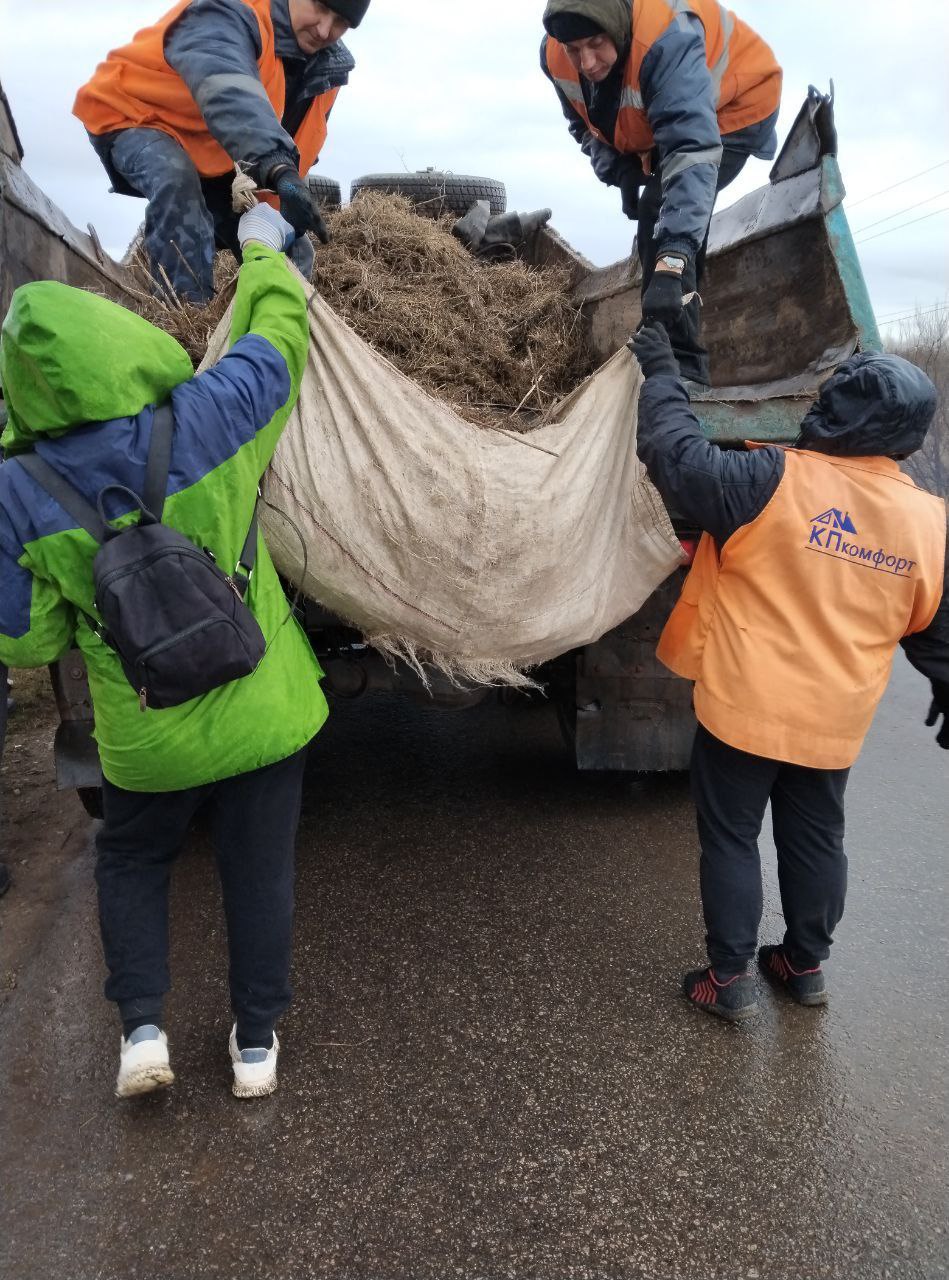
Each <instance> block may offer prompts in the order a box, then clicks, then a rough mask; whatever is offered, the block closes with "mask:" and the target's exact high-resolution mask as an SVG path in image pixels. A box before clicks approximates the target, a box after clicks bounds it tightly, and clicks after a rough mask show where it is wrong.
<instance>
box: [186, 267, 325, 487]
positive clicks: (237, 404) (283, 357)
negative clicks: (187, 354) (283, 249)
mask: <svg viewBox="0 0 949 1280" xmlns="http://www.w3.org/2000/svg"><path fill="white" fill-rule="evenodd" d="M232 326H233V327H232V338H233V339H234V343H233V346H232V347H231V349H230V350H229V351H228V353H227V355H225V356H224V357H223V358H222V359H221V360H220V361H219V362H218V363H217V364H216V365H214V366H213V367H212V368H210V369H207V370H206V371H205V372H204V373H200V374H198V376H197V377H195V378H192V379H191V380H190V381H188V382H183V383H182V384H181V385H180V386H178V387H176V388H175V390H174V392H173V393H172V405H173V407H174V412H175V421H176V424H177V430H178V431H179V432H180V433H181V439H182V441H183V445H184V448H183V450H182V454H183V456H185V455H186V456H189V457H191V458H192V459H195V460H196V461H194V462H192V463H191V465H192V468H193V470H195V471H196V473H197V474H205V473H207V472H208V471H210V470H213V469H214V468H215V467H217V466H218V465H220V463H221V461H222V460H224V459H227V458H230V457H231V456H233V454H235V453H237V452H238V451H239V450H241V449H243V447H244V446H245V445H248V444H250V443H251V441H253V442H254V444H253V447H252V451H251V452H252V454H253V456H254V457H255V460H256V461H255V476H254V481H255V483H256V481H257V480H258V479H259V478H260V476H261V475H262V474H263V472H264V471H265V470H266V468H267V464H268V463H269V462H270V459H271V457H272V456H273V452H274V449H275V448H276V447H277V441H278V440H279V438H280V433H281V431H282V430H283V427H284V425H285V424H286V421H287V418H288V417H289V415H290V412H291V410H292V409H293V406H294V405H295V404H296V401H297V396H298V394H299V391H300V383H301V382H302V379H303V371H304V369H305V367H306V360H307V353H308V351H309V335H310V329H309V313H308V312H307V304H306V297H305V296H304V293H303V290H302V289H301V287H300V284H299V281H298V280H297V278H296V277H294V276H293V275H292V273H291V272H290V271H289V270H288V268H287V263H286V260H285V259H284V257H283V255H282V254H279V253H275V252H274V250H272V249H267V248H265V247H264V246H263V245H255V244H250V245H248V247H247V248H246V249H245V250H244V265H243V266H242V268H241V273H240V278H239V280H238V285H237V294H236V297H235V300H234V311H233V317H232Z"/></svg>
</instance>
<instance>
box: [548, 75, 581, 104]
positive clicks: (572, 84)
mask: <svg viewBox="0 0 949 1280" xmlns="http://www.w3.org/2000/svg"><path fill="white" fill-rule="evenodd" d="M554 84H555V85H556V86H557V88H558V89H559V90H560V92H561V93H562V94H563V96H564V97H565V98H569V99H570V101H571V102H583V90H582V89H581V88H580V86H579V84H578V83H577V82H576V80H561V79H560V78H559V77H557V78H556V79H555V80H554Z"/></svg>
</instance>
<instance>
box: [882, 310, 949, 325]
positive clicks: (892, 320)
mask: <svg viewBox="0 0 949 1280" xmlns="http://www.w3.org/2000/svg"><path fill="white" fill-rule="evenodd" d="M943 311H945V312H949V306H940V307H929V308H928V309H927V310H926V311H907V312H906V314H905V315H902V316H878V317H877V324H886V325H891V324H900V323H901V322H902V321H903V320H915V319H916V317H917V316H932V315H936V314H938V313H940V312H943Z"/></svg>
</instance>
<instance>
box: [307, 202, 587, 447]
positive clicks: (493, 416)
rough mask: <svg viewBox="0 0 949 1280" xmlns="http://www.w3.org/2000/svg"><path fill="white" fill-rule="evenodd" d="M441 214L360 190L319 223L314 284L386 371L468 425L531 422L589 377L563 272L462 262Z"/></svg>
mask: <svg viewBox="0 0 949 1280" xmlns="http://www.w3.org/2000/svg"><path fill="white" fill-rule="evenodd" d="M452 222H453V218H452V217H451V216H450V215H449V216H447V217H444V218H440V219H438V220H437V221H435V220H433V219H431V218H425V217H420V216H419V214H418V213H416V212H415V210H414V208H413V207H412V205H411V204H410V202H409V201H408V200H406V199H405V198H404V197H402V196H392V195H380V194H378V193H375V192H364V193H363V194H361V195H359V196H358V197H357V198H356V200H354V201H353V203H352V204H351V205H349V206H348V207H346V208H345V209H341V210H340V211H339V212H337V213H335V214H333V215H332V217H331V218H330V219H329V223H330V230H331V233H332V237H333V238H332V243H331V244H330V245H329V247H328V248H325V249H324V248H320V249H319V250H318V252H317V259H316V276H315V280H316V284H317V286H318V288H319V290H320V292H321V293H322V295H323V296H324V297H325V298H326V300H327V302H328V303H329V304H330V306H331V307H332V308H333V309H334V311H336V312H337V314H338V315H341V316H342V317H343V318H344V319H345V320H347V321H348V322H349V324H350V325H352V327H353V328H354V329H355V330H356V332H357V333H358V334H359V335H360V337H362V338H364V339H365V340H366V341H367V342H368V343H369V344H370V345H371V346H373V347H374V348H375V349H376V350H377V351H379V352H381V353H382V354H383V355H384V356H386V357H387V358H388V359H389V360H391V361H392V363H393V364H394V365H395V366H396V368H397V369H399V370H401V372H402V373H404V374H406V375H407V376H408V377H410V378H412V379H413V381H415V382H417V383H418V384H419V385H420V386H422V387H424V388H425V390H426V391H429V392H431V393H432V394H433V395H434V396H437V397H438V399H440V400H443V401H445V402H446V403H448V404H451V405H452V406H453V407H455V408H456V409H457V410H458V412H459V413H461V414H462V415H463V416H464V417H466V418H469V419H470V420H472V421H475V422H490V423H493V424H497V423H502V422H505V421H506V420H507V419H509V418H510V417H511V415H512V414H513V413H515V412H517V411H521V418H522V421H520V422H519V423H518V422H516V421H515V422H507V425H508V426H517V425H520V427H521V428H523V427H525V426H527V425H530V422H531V421H532V420H536V416H537V414H538V412H541V413H542V412H543V411H544V410H546V409H547V408H549V407H550V406H551V405H553V404H554V403H556V401H557V400H559V399H560V398H561V397H562V396H563V395H565V394H566V393H567V392H568V391H571V390H573V388H574V387H575V386H576V385H577V384H578V383H579V382H581V381H582V380H583V378H585V377H586V375H587V374H588V373H590V372H591V367H592V366H591V362H590V357H589V354H588V352H587V350H586V346H585V344H584V339H583V332H582V327H581V325H580V323H579V313H578V312H577V310H576V309H575V308H574V307H572V306H571V304H570V300H569V291H568V289H569V280H568V276H567V273H566V272H565V271H562V270H558V269H555V268H550V267H546V268H543V269H535V268H532V267H528V266H526V265H525V264H524V263H522V262H519V261H509V262H500V263H490V262H486V261H484V260H479V259H477V258H474V257H472V255H471V254H470V253H469V252H468V250H467V249H465V247H464V246H463V245H462V244H461V243H460V242H459V241H458V240H456V239H455V237H454V236H453V235H452V234H451V226H452Z"/></svg>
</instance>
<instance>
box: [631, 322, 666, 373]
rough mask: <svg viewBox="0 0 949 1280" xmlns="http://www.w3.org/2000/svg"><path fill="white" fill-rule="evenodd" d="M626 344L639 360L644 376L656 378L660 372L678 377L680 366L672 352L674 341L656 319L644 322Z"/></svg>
mask: <svg viewBox="0 0 949 1280" xmlns="http://www.w3.org/2000/svg"><path fill="white" fill-rule="evenodd" d="M626 345H627V346H628V347H629V349H630V351H632V353H633V355H634V356H635V357H636V359H637V360H638V361H639V364H640V368H641V369H642V371H643V377H644V378H654V377H655V376H656V375H657V374H660V373H668V374H671V375H672V377H673V378H678V376H679V366H678V364H677V363H676V358H675V356H674V355H673V354H672V343H671V342H670V341H669V335H668V334H667V333H666V331H665V329H664V328H663V326H662V325H661V324H657V323H656V322H655V321H653V322H652V323H650V324H644V325H643V327H642V328H641V329H640V330H639V332H638V333H636V334H635V335H634V336H633V337H632V338H631V339H630V341H629V342H627V344H626Z"/></svg>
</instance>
